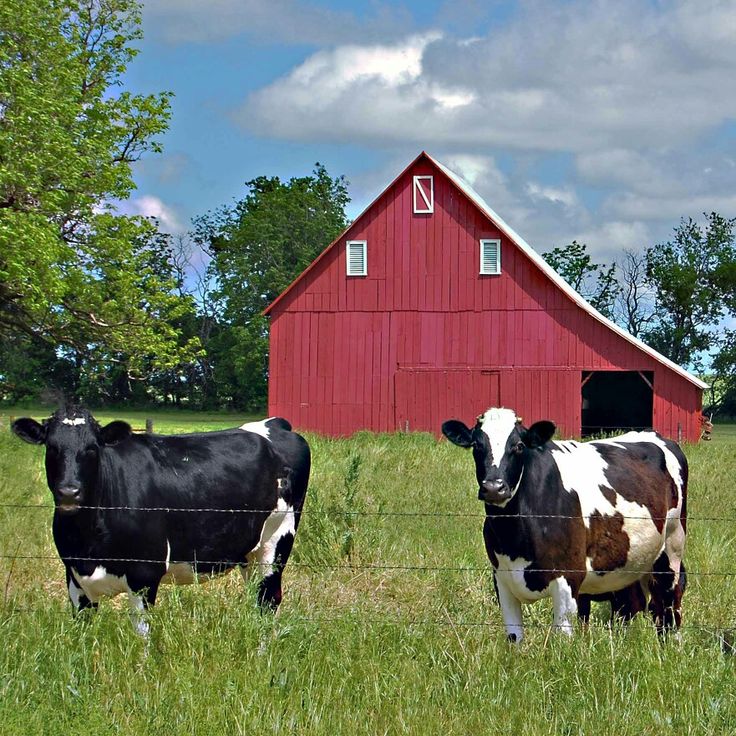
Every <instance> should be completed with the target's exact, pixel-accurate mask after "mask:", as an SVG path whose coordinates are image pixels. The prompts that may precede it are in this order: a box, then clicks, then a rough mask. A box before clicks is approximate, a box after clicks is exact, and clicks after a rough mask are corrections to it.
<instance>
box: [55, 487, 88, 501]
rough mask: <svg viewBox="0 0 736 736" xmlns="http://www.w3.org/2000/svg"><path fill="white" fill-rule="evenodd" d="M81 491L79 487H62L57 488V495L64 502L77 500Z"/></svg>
mask: <svg viewBox="0 0 736 736" xmlns="http://www.w3.org/2000/svg"><path fill="white" fill-rule="evenodd" d="M81 490H82V489H81V488H80V487H79V486H64V488H59V495H60V496H61V497H62V498H63V499H65V500H74V499H76V498H79V494H80V492H81Z"/></svg>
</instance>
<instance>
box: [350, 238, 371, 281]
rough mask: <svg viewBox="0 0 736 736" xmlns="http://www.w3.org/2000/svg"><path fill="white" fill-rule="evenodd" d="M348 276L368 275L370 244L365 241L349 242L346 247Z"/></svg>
mask: <svg viewBox="0 0 736 736" xmlns="http://www.w3.org/2000/svg"><path fill="white" fill-rule="evenodd" d="M345 260H346V262H347V269H348V270H347V273H348V276H366V275H367V274H368V243H367V241H365V240H348V242H347V246H346V259H345Z"/></svg>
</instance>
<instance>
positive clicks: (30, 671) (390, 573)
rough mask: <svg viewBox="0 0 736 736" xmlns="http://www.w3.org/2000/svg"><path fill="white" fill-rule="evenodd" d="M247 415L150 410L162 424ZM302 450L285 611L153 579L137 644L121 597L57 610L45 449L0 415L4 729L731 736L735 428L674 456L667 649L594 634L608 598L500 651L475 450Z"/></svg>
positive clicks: (630, 631)
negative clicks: (677, 604) (676, 475)
mask: <svg viewBox="0 0 736 736" xmlns="http://www.w3.org/2000/svg"><path fill="white" fill-rule="evenodd" d="M15 413H16V415H18V414H19V413H20V412H15ZM100 418H101V419H103V420H107V419H110V418H112V415H110V414H107V415H103V414H100ZM115 418H128V419H129V420H130V421H131V422H132V423H133V424H134V425H135V426H139V425H140V426H142V424H143V423H144V421H145V415H143V414H141V415H139V416H129V415H125V416H123V415H121V414H116V415H115ZM242 419H244V417H234V416H229V417H222V416H215V415H213V416H202V415H196V414H189V415H186V414H171V415H163V414H160V415H155V426H156V429H157V431H162V432H163V431H177V432H178V431H185V430H191V429H197V430H199V429H217V428H221V427H222V426H227V425H236V424H237V423H238V421H240V420H242ZM309 439H310V442H311V444H312V450H313V460H314V466H313V474H312V483H311V485H310V490H309V495H308V498H307V504H306V510H305V514H304V517H303V520H302V526H301V527H300V529H299V533H298V535H297V540H296V545H295V550H294V555H293V556H292V559H291V562H290V563H289V566H288V567H287V570H286V573H285V575H284V602H283V604H282V607H281V609H280V611H279V613H278V615H277V616H276V617H275V618H273V617H270V616H263V615H261V614H259V613H258V611H257V610H256V608H255V606H254V603H253V601H254V594H253V590H248V589H246V587H245V585H244V583H243V581H242V579H241V578H240V576H239V575H237V574H233V575H230V576H225V577H223V578H221V579H219V580H217V581H214V582H210V583H207V584H205V585H201V586H188V587H181V588H173V587H165V588H163V589H162V591H161V593H160V595H159V602H158V604H157V606H156V608H155V609H154V610H153V612H152V613H151V617H150V618H151V625H152V635H151V641H150V645H149V646H148V650H147V651H146V647H145V645H144V643H143V641H142V640H141V639H140V638H139V637H137V636H136V635H135V634H134V633H133V630H132V627H131V624H130V622H129V620H128V616H127V610H126V607H125V601H124V600H123V597H120V598H119V599H116V600H114V601H107V602H104V603H103V604H102V605H101V606H100V609H99V611H98V613H97V614H95V615H91V616H82V617H79V618H76V619H75V618H73V617H72V616H71V614H70V610H69V606H68V603H67V601H66V591H65V587H64V581H63V569H62V565H61V563H60V562H59V561H58V560H57V559H56V558H55V551H54V546H53V541H52V538H51V524H50V522H51V514H52V511H51V508H50V506H51V503H50V500H51V499H50V494H49V492H48V490H47V488H46V483H45V478H44V474H43V463H42V458H43V453H42V450H41V449H39V448H34V447H31V446H28V445H25V444H23V443H21V442H20V441H19V440H17V439H15V438H14V437H12V436H11V435H10V433H9V432H8V423H7V417H4V418H3V417H0V594H2V607H1V608H0V641H1V642H2V645H1V646H0V734H3V736H5V735H6V734H23V736H28V735H30V734H57V733H58V734H65V735H66V734H71V733H94V734H96V735H101V734H203V735H204V734H207V735H208V736H209V735H212V734H270V733H293V734H403V733H410V734H443V735H446V734H520V733H523V734H530V735H536V734H596V735H599V734H612V735H613V734H616V736H624V735H627V734H632V736H633V735H636V736H641V734H663V733H668V734H734V733H736V656H733V655H728V654H726V653H724V652H723V651H722V646H721V641H720V637H721V636H722V635H723V634H724V633H725V634H726V635H727V636H728V635H729V631H728V629H729V628H732V627H734V626H736V523H735V522H734V519H736V427H734V426H724V425H717V426H716V429H715V434H714V439H713V441H712V442H709V443H701V444H700V445H698V446H688V447H686V448H685V449H686V452H687V455H688V458H689V460H690V466H691V482H690V489H689V504H688V506H689V515H690V521H689V524H688V532H689V533H688V547H687V554H686V560H687V565H688V573H689V585H688V589H687V592H686V594H685V598H684V602H683V610H684V616H685V628H684V630H683V637H682V639H683V641H682V643H681V644H679V645H678V644H677V643H676V642H674V641H670V642H667V643H665V644H664V645H662V644H660V643H659V642H658V640H657V637H656V634H655V633H654V631H653V627H652V626H651V624H650V622H649V621H648V620H646V619H644V618H643V617H639V619H637V620H636V621H635V622H634V623H633V624H632V625H631V626H630V627H628V628H626V629H621V628H614V629H613V630H611V629H609V628H608V627H607V626H605V621H606V620H607V611H606V609H605V607H604V606H603V605H602V604H601V605H600V607H599V608H596V609H595V612H594V618H595V624H594V625H592V626H591V628H590V630H589V631H588V632H582V631H578V632H576V636H575V638H574V639H573V640H567V639H564V638H561V637H559V636H556V635H555V634H554V633H551V632H550V629H549V626H548V625H549V623H550V622H551V607H550V606H549V604H548V602H547V601H543V602H540V603H537V604H535V605H533V606H529V607H526V608H525V609H524V615H525V621H526V622H527V624H528V627H527V639H526V640H525V641H524V643H523V644H522V645H521V647H518V648H516V647H513V646H510V645H508V644H507V643H506V641H505V637H504V634H503V630H502V627H501V615H500V611H499V609H498V606H497V604H496V602H495V598H494V596H493V593H492V585H491V579H490V575H489V573H488V562H487V559H486V557H485V553H484V550H483V542H482V535H481V525H482V512H483V511H482V506H481V505H480V503H479V502H478V501H477V500H475V492H474V483H475V481H474V474H473V468H472V462H471V459H470V457H469V455H468V454H466V453H464V452H463V451H461V450H460V449H459V448H456V447H454V446H452V445H450V444H449V443H447V442H441V443H438V442H436V441H435V440H434V439H433V438H431V437H429V436H427V435H371V434H359V435H356V436H355V437H353V438H351V439H347V440H329V439H325V438H320V437H309ZM12 504H16V505H22V504H44V506H45V507H44V508H18V507H12V506H10V505H12ZM348 510H350V511H357V512H364V513H359V514H350V515H348V514H345V513H344V512H345V511H348ZM395 512H398V514H399V515H391V514H393V513H395ZM420 514H425V515H420ZM427 514H432V515H427ZM713 519H723V520H713ZM17 555H22V556H26V557H42V558H43V559H35V558H34V559H15V560H13V559H11V558H12V557H14V556H17Z"/></svg>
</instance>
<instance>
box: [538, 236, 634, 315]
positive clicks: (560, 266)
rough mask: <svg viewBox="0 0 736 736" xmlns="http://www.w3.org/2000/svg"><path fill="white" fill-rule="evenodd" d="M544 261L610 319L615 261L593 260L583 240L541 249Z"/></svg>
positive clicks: (617, 288) (613, 297)
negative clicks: (545, 250)
mask: <svg viewBox="0 0 736 736" xmlns="http://www.w3.org/2000/svg"><path fill="white" fill-rule="evenodd" d="M542 258H544V260H545V261H547V263H549V265H550V266H552V268H554V269H555V271H557V273H558V274H560V276H562V278H563V279H565V281H567V283H568V284H570V286H572V288H573V289H575V291H577V292H578V294H580V295H581V296H582V297H583V298H584V299H586V300H587V301H588V302H590V304H591V305H592V306H594V307H595V308H596V309H597V310H598V311H599V312H600V313H601V314H603V315H605V316H606V317H608V318H610V319H613V312H614V304H615V302H616V297H617V295H618V291H619V287H618V282H617V280H616V265H615V264H613V263H612V264H610V265H608V266H605V265H602V264H599V263H594V262H593V259H592V257H591V255H590V254H589V253H588V246H587V245H585V243H578V242H577V240H573V241H572V243H569V244H568V245H564V246H558V247H556V248H553V249H552V250H551V251H549V252H548V253H543V254H542Z"/></svg>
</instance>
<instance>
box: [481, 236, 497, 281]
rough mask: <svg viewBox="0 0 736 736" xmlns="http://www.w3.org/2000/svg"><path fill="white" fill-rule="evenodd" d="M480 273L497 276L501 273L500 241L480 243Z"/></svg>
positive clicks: (482, 241)
mask: <svg viewBox="0 0 736 736" xmlns="http://www.w3.org/2000/svg"><path fill="white" fill-rule="evenodd" d="M480 273H481V274H482V275H483V274H491V275H497V274H499V273H501V241H500V240H481V241H480Z"/></svg>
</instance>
